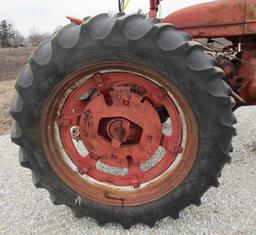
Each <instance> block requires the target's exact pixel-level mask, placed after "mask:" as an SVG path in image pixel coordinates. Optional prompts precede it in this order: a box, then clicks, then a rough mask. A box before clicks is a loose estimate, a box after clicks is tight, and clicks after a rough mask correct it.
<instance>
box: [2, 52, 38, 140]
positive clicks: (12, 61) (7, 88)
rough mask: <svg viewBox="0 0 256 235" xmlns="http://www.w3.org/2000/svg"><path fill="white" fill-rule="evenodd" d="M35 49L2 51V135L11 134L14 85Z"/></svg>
mask: <svg viewBox="0 0 256 235" xmlns="http://www.w3.org/2000/svg"><path fill="white" fill-rule="evenodd" d="M33 50H34V48H32V47H27V48H16V49H0V135H3V134H6V133H9V132H10V126H11V123H12V121H11V118H10V117H9V114H8V112H9V107H10V103H11V99H12V97H13V95H14V94H15V90H14V84H15V80H16V78H17V75H18V73H19V71H20V70H21V68H22V67H23V66H24V65H25V64H26V63H27V61H28V59H29V56H30V55H31V53H32V51H33Z"/></svg>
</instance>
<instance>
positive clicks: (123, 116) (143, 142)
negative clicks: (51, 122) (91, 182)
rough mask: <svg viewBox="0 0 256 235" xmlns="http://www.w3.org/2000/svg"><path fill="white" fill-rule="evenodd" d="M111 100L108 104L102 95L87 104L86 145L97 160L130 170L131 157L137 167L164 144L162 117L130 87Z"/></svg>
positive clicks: (83, 124) (83, 130) (84, 121)
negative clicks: (130, 90)
mask: <svg viewBox="0 0 256 235" xmlns="http://www.w3.org/2000/svg"><path fill="white" fill-rule="evenodd" d="M111 98H112V104H111V105H108V104H107V103H106V101H105V98H104V96H103V95H102V94H98V95H97V96H96V97H94V98H93V99H92V100H90V102H89V103H88V104H87V105H86V107H85V110H84V113H83V115H82V117H81V120H80V124H79V126H80V135H81V139H82V141H83V143H84V145H85V146H86V148H87V150H88V151H89V152H90V153H93V155H94V157H95V156H97V158H100V159H101V161H102V162H104V163H106V164H108V165H110V166H113V167H128V160H127V157H128V156H130V157H131V158H132V159H133V161H134V162H135V163H136V164H140V163H143V162H145V161H147V160H148V159H149V158H150V156H151V155H152V154H153V153H154V152H156V150H157V148H158V146H159V144H160V141H161V136H162V125H161V122H160V119H159V115H158V114H157V112H156V110H155V109H154V108H153V107H152V105H151V104H150V103H149V102H148V101H146V100H145V101H143V97H142V96H140V95H138V94H136V93H133V92H128V90H127V87H126V86H125V87H124V88H123V89H122V88H121V87H120V86H119V89H118V91H112V92H111Z"/></svg>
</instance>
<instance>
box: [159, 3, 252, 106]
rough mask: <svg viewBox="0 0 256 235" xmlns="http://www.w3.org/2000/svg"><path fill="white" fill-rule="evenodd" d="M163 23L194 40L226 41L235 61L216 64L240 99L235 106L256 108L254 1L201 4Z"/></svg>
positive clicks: (165, 19) (227, 60)
mask: <svg viewBox="0 0 256 235" xmlns="http://www.w3.org/2000/svg"><path fill="white" fill-rule="evenodd" d="M163 22H165V23H172V24H174V25H175V26H176V27H177V29H179V30H181V31H185V32H187V33H189V34H191V35H192V36H193V38H195V39H196V38H206V39H211V38H225V39H227V40H228V41H230V42H231V43H232V46H229V49H231V50H233V52H237V55H236V56H238V57H239V58H237V59H238V60H237V61H235V60H234V59H235V57H231V58H230V57H229V58H228V56H227V57H226V58H224V57H221V59H219V60H217V61H218V62H219V64H220V67H221V68H222V69H223V70H224V72H225V73H226V75H227V76H228V78H227V79H226V81H227V83H228V84H229V85H230V86H231V87H232V88H233V90H234V91H235V92H236V93H237V94H238V95H239V96H240V97H241V98H242V99H239V98H238V100H237V102H238V104H239V105H255V104H256V73H255V69H256V57H255V55H256V44H255V36H256V0H236V1H233V0H219V1H213V2H209V3H203V4H199V5H195V6H191V7H187V8H184V9H181V10H179V11H176V12H174V13H172V14H170V15H169V16H167V17H166V18H164V19H163ZM223 49H224V50H226V49H227V48H223ZM219 52H220V51H219ZM219 58H220V57H219ZM231 60H232V61H231ZM230 62H231V63H230ZM234 63H235V64H234Z"/></svg>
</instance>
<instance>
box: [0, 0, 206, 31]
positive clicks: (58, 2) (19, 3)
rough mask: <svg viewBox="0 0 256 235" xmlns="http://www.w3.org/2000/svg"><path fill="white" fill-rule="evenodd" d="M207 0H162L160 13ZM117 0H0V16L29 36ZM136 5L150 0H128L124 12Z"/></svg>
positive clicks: (145, 8) (99, 10) (143, 5)
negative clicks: (67, 17) (32, 32)
mask: <svg viewBox="0 0 256 235" xmlns="http://www.w3.org/2000/svg"><path fill="white" fill-rule="evenodd" d="M207 1H210V0H163V1H162V2H161V17H164V16H166V15H168V14H169V13H171V12H173V11H175V10H177V9H180V8H183V7H186V6H190V5H193V4H197V3H202V2H207ZM117 2H118V1H117V0H73V1H72V0H43V1H42V0H3V1H2V2H1V8H0V20H3V19H6V20H8V21H9V22H11V23H12V24H13V25H14V27H15V29H17V30H18V31H19V32H20V33H21V34H22V35H24V36H28V35H29V32H31V30H32V29H33V28H34V29H36V30H37V31H38V32H40V33H47V32H50V33H51V32H53V31H54V30H55V29H56V27H57V26H59V25H62V26H64V25H66V24H68V23H69V21H68V20H67V19H66V18H65V16H67V15H71V16H76V17H78V18H84V17H86V16H94V15H96V14H99V13H104V12H117V10H118V4H117ZM139 8H141V9H142V10H143V11H144V12H148V9H149V0H130V3H129V5H128V8H127V10H126V13H127V14H129V13H134V12H136V11H137V10H138V9H139Z"/></svg>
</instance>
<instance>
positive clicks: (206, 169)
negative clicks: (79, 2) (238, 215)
mask: <svg viewBox="0 0 256 235" xmlns="http://www.w3.org/2000/svg"><path fill="white" fill-rule="evenodd" d="M163 2H164V1H163ZM149 3H150V12H149V14H148V15H147V17H145V15H142V14H133V15H125V13H124V9H125V7H126V6H127V4H128V1H125V0H119V1H118V4H119V12H118V13H117V14H115V15H109V14H99V15H97V16H95V17H89V18H88V17H87V18H84V19H78V18H74V17H68V18H69V19H70V21H71V22H70V24H68V25H66V26H65V27H63V28H62V29H60V30H59V31H58V32H56V33H55V34H54V35H53V36H52V38H51V39H50V40H48V41H46V42H44V43H42V44H40V45H39V47H38V48H37V49H36V50H35V51H34V52H33V54H32V56H31V57H30V60H29V62H28V64H26V65H25V66H24V68H23V69H22V70H21V72H20V74H19V77H18V79H17V82H16V85H15V88H16V90H17V93H16V95H15V97H14V98H13V101H12V104H11V107H10V115H11V116H12V118H13V119H14V122H13V127H12V132H11V139H12V141H13V142H14V143H15V144H17V145H19V146H20V151H19V161H20V164H21V165H22V166H23V167H26V168H29V169H30V170H31V171H32V180H33V183H34V185H35V186H36V187H37V188H45V189H47V190H48V191H49V195H50V198H51V200H52V202H53V204H55V205H62V204H65V205H67V206H68V207H70V208H71V210H72V212H73V214H74V216H76V217H83V216H88V217H91V218H94V219H95V220H96V222H97V223H98V224H99V225H105V224H106V223H118V224H121V225H122V226H123V227H124V228H125V229H128V228H130V227H131V226H132V225H134V224H138V223H142V224H145V225H148V226H150V227H153V226H154V225H155V223H156V222H157V221H158V220H159V219H162V218H164V217H167V216H171V217H173V218H174V219H177V218H178V217H179V213H180V211H181V210H183V209H184V208H185V207H187V206H189V205H192V204H194V205H196V206H199V205H200V204H201V197H202V195H203V194H204V193H205V192H206V191H207V190H208V189H209V188H210V187H212V186H214V187H218V185H219V182H218V177H220V175H221V171H222V169H223V167H224V165H225V164H226V163H229V162H230V161H231V157H230V152H232V145H231V140H232V137H233V136H235V134H236V131H235V128H234V124H235V123H236V118H235V116H234V114H233V112H234V110H235V109H237V108H239V107H241V106H245V105H255V104H256V72H255V71H256V43H255V42H256V0H236V1H234V0H217V1H212V2H208V3H204V4H199V5H195V6H191V7H188V8H185V9H182V10H179V11H177V12H174V13H172V14H170V15H168V16H167V17H165V18H164V19H158V18H157V12H158V8H159V4H160V0H150V1H149ZM39 206H40V205H39Z"/></svg>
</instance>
